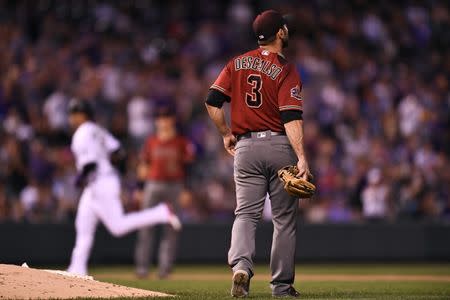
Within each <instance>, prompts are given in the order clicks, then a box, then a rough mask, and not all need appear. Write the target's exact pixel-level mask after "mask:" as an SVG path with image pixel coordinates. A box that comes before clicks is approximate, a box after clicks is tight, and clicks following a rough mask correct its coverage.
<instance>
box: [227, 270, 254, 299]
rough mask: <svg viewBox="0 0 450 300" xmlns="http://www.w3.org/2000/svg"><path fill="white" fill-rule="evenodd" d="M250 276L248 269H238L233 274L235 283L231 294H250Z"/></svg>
mask: <svg viewBox="0 0 450 300" xmlns="http://www.w3.org/2000/svg"><path fill="white" fill-rule="evenodd" d="M249 284H250V276H249V275H248V273H247V272H246V271H243V270H238V271H236V272H234V274H233V283H232V286H231V296H233V297H236V298H244V297H247V296H248V288H249Z"/></svg>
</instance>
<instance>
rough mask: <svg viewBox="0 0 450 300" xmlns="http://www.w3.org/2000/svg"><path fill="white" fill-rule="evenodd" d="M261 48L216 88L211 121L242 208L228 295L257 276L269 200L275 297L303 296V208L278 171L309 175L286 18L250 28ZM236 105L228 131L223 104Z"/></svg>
mask: <svg viewBox="0 0 450 300" xmlns="http://www.w3.org/2000/svg"><path fill="white" fill-rule="evenodd" d="M253 30H254V32H255V34H256V37H257V39H258V44H259V46H260V47H259V48H257V49H255V50H252V51H249V52H247V53H244V54H242V55H239V56H237V57H235V58H233V59H231V60H230V61H229V62H228V63H227V65H226V66H225V67H224V68H223V70H222V72H221V73H220V75H219V77H218V78H217V80H216V81H215V82H214V84H213V85H212V86H211V88H210V90H209V94H208V97H207V100H206V107H207V110H208V113H209V116H210V117H211V119H212V120H213V122H214V123H215V125H216V126H217V128H218V130H219V132H220V133H221V135H222V137H223V142H224V146H225V148H226V150H227V151H228V152H229V153H230V154H231V155H234V178H235V184H236V200H237V207H236V211H235V215H236V217H235V221H234V224H233V230H232V236H231V247H230V250H229V253H228V262H229V264H230V266H231V267H232V269H233V279H232V288H231V294H232V296H234V297H246V296H247V295H248V293H249V284H250V279H251V277H252V276H253V261H252V259H253V256H254V253H255V230H256V225H257V223H258V221H259V219H260V217H261V214H262V211H263V207H264V200H265V198H266V193H269V196H270V199H271V205H272V215H273V217H272V218H273V224H274V233H273V241H272V251H271V258H270V268H271V271H272V281H271V288H272V295H273V296H276V297H279V296H280V297H285V296H286V297H298V296H299V293H298V292H297V291H296V290H295V289H294V287H293V286H292V284H293V283H294V276H295V274H294V271H295V262H294V258H295V245H296V229H297V217H298V214H297V210H298V202H297V200H298V199H296V198H295V197H292V196H290V195H289V194H288V193H286V191H285V190H284V189H283V185H282V184H281V182H280V180H279V179H278V177H277V171H278V170H279V169H280V168H282V167H284V166H286V165H292V164H297V166H298V168H299V170H300V173H299V174H300V175H301V176H302V177H303V178H304V179H307V178H308V177H310V176H311V174H310V172H309V167H308V164H307V161H306V158H305V154H304V150H303V121H302V106H303V100H302V98H301V88H302V84H301V81H300V76H299V74H298V72H297V70H296V69H295V66H294V65H293V64H291V63H288V62H287V61H286V59H285V58H284V56H283V54H282V49H283V48H285V47H286V46H287V44H288V28H287V25H286V22H285V20H284V18H283V17H282V15H281V14H280V13H278V12H276V11H273V10H269V11H265V12H263V13H261V14H260V15H258V16H257V17H256V19H255V20H254V22H253ZM225 102H229V103H230V105H231V129H230V128H229V127H228V125H227V122H226V120H225V115H224V110H223V108H222V105H223V104H224V103H225Z"/></svg>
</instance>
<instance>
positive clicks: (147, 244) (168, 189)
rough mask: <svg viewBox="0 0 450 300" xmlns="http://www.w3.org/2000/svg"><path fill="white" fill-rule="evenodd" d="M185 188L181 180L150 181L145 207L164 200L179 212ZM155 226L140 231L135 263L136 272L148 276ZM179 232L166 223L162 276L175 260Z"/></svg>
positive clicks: (160, 261) (161, 249)
mask: <svg viewBox="0 0 450 300" xmlns="http://www.w3.org/2000/svg"><path fill="white" fill-rule="evenodd" d="M182 188H183V185H182V183H180V182H154V181H149V182H147V183H146V185H145V189H144V202H143V207H145V208H147V207H153V206H156V205H158V204H159V203H161V202H162V201H165V202H168V203H171V204H172V207H173V208H174V209H175V212H176V213H178V210H179V205H178V198H179V196H180V193H181V190H182ZM154 235H155V228H154V227H147V228H143V229H141V230H139V231H138V235H137V242H136V249H135V255H134V258H135V263H136V273H137V274H139V275H141V276H146V275H147V274H148V270H149V267H150V262H151V259H152V257H153V249H154V248H155V247H154ZM177 238H178V233H177V232H176V231H174V230H173V229H172V228H171V227H170V225H164V227H163V232H162V238H161V242H160V245H159V251H158V275H159V276H160V277H165V276H167V275H168V274H169V273H170V271H171V269H172V267H173V263H174V260H175V254H176V247H177Z"/></svg>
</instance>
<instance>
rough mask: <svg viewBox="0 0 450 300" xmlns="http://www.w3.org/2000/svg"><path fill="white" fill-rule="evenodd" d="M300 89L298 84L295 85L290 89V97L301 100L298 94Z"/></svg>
mask: <svg viewBox="0 0 450 300" xmlns="http://www.w3.org/2000/svg"><path fill="white" fill-rule="evenodd" d="M300 91H301V89H300V86H299V85H296V86H295V87H293V88H292V89H291V97H292V98H294V99H297V100H299V101H302V95H301V94H300Z"/></svg>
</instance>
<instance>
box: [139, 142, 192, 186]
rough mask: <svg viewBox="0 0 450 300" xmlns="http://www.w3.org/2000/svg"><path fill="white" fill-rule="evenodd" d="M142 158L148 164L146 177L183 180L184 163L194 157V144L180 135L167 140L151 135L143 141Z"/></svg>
mask: <svg viewBox="0 0 450 300" xmlns="http://www.w3.org/2000/svg"><path fill="white" fill-rule="evenodd" d="M142 158H143V160H144V161H146V162H147V163H148V166H149V171H148V173H147V179H149V180H157V181H172V180H173V181H177V180H183V179H184V177H185V167H186V164H187V163H189V162H191V161H192V160H193V158H194V146H193V145H192V143H191V142H190V141H189V140H188V139H186V138H185V137H182V136H176V137H174V138H172V139H170V140H167V141H162V140H160V139H159V138H158V137H156V136H152V137H149V138H148V139H147V141H146V142H145V145H144V148H143V149H142Z"/></svg>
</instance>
